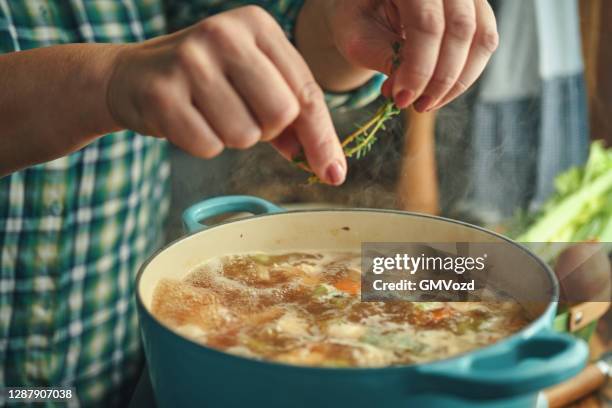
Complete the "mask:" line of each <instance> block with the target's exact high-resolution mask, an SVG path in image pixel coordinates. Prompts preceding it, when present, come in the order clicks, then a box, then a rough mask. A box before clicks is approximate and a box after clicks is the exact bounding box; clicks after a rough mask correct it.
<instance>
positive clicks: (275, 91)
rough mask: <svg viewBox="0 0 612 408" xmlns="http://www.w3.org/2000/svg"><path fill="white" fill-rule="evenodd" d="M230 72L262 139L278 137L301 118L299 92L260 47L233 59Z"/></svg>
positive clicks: (230, 77)
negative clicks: (292, 88) (291, 87)
mask: <svg viewBox="0 0 612 408" xmlns="http://www.w3.org/2000/svg"><path fill="white" fill-rule="evenodd" d="M228 76H229V79H230V81H231V82H232V84H233V85H234V88H235V89H236V91H237V92H238V93H239V94H240V96H241V97H242V99H243V101H245V102H246V104H247V106H248V107H249V109H250V111H251V112H253V114H254V116H255V118H256V120H257V122H258V124H259V127H260V129H261V131H262V137H261V139H262V140H266V141H267V140H271V139H274V138H275V137H277V136H278V135H279V134H280V133H281V132H282V131H283V130H284V129H285V128H286V127H287V126H289V125H290V124H291V123H293V121H294V120H295V119H296V118H297V116H298V114H299V112H300V107H299V104H298V101H297V99H296V97H295V95H294V94H293V92H292V91H291V89H290V88H289V85H287V82H286V81H285V79H284V78H283V76H282V75H281V74H280V72H278V69H276V67H275V66H274V65H273V64H272V62H271V61H270V60H269V59H268V58H267V56H266V55H264V54H263V53H261V52H259V50H257V51H256V52H252V53H249V55H248V56H246V57H245V59H244V60H243V61H236V60H234V61H233V62H230V63H229V64H228Z"/></svg>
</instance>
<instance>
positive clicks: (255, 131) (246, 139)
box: [226, 127, 261, 150]
mask: <svg viewBox="0 0 612 408" xmlns="http://www.w3.org/2000/svg"><path fill="white" fill-rule="evenodd" d="M260 138H261V130H260V129H259V128H257V127H252V128H251V130H243V131H238V132H236V131H233V132H231V135H230V136H227V137H226V144H227V146H228V147H231V148H234V149H241V150H244V149H248V148H250V147H253V146H255V145H256V144H257V142H259V139H260Z"/></svg>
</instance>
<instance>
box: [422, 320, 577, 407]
mask: <svg viewBox="0 0 612 408" xmlns="http://www.w3.org/2000/svg"><path fill="white" fill-rule="evenodd" d="M510 341H511V342H512V340H510ZM588 354H589V352H588V347H587V345H586V343H585V342H584V341H583V340H580V339H577V338H575V337H572V336H570V335H568V334H563V333H557V332H554V331H553V330H552V329H548V328H547V329H545V330H544V331H542V332H540V333H537V334H535V335H534V336H533V337H530V338H527V339H514V341H513V342H512V343H510V345H509V346H507V347H503V348H499V347H493V348H491V349H487V350H482V351H479V352H475V353H473V355H466V356H465V357H464V358H463V359H461V358H460V359H459V360H454V361H448V362H445V361H443V362H440V363H433V364H430V365H427V366H423V368H422V369H421V371H422V372H423V374H425V375H426V377H427V379H428V380H431V381H429V383H430V384H435V387H436V389H437V390H438V391H440V390H443V391H446V392H448V393H450V394H453V395H459V396H463V397H468V398H479V399H481V398H496V397H509V396H516V395H524V394H529V393H533V392H537V391H539V390H542V389H544V388H546V387H549V386H551V385H554V384H558V383H560V382H563V381H565V380H566V379H568V378H571V377H573V376H574V375H576V374H578V373H579V372H580V370H582V368H583V367H584V366H585V364H586V361H587V358H588Z"/></svg>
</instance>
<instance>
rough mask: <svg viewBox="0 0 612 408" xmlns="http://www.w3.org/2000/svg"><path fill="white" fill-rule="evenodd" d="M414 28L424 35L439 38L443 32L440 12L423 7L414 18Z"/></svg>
mask: <svg viewBox="0 0 612 408" xmlns="http://www.w3.org/2000/svg"><path fill="white" fill-rule="evenodd" d="M416 28H417V30H419V31H422V32H424V33H426V34H430V35H436V36H441V35H442V33H443V32H444V15H443V14H442V11H441V10H437V9H435V8H432V7H423V8H421V10H419V12H418V13H417V16H416Z"/></svg>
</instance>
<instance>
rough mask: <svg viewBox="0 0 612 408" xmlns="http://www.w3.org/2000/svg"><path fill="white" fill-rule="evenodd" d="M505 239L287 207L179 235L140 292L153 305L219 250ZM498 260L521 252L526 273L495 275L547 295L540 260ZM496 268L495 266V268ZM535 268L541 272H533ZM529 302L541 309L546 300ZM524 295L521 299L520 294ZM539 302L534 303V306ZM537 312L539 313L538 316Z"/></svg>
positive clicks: (426, 220) (151, 267)
mask: <svg viewBox="0 0 612 408" xmlns="http://www.w3.org/2000/svg"><path fill="white" fill-rule="evenodd" d="M455 241H457V242H479V243H489V242H499V243H502V242H506V240H504V239H503V238H501V237H499V236H497V235H495V234H492V233H488V232H485V231H483V230H480V229H477V228H474V227H471V226H468V225H466V224H462V223H458V222H454V221H449V220H445V219H442V218H432V217H425V216H419V215H414V214H409V213H400V212H391V211H375V210H323V211H305V212H288V213H280V214H274V215H270V216H263V217H254V218H248V219H242V220H238V221H234V222H229V223H226V224H222V225H219V226H216V227H213V228H210V229H208V230H205V231H202V232H199V233H197V234H193V235H190V236H188V237H186V238H184V239H181V240H179V241H177V242H175V243H173V244H171V245H170V246H168V247H167V248H165V249H163V250H162V251H160V252H158V253H157V254H156V255H155V256H154V257H153V258H152V259H151V260H150V261H149V263H148V264H146V265H145V266H144V270H143V271H142V272H141V273H142V275H141V278H140V280H139V287H138V291H139V295H140V296H141V299H142V301H143V304H144V306H145V307H146V308H147V309H149V307H150V305H151V298H152V295H153V290H154V288H155V286H156V285H157V282H158V281H159V280H160V279H161V278H167V277H173V278H182V277H184V276H185V275H186V274H188V273H189V272H190V271H191V270H193V269H194V268H195V267H196V266H198V265H199V264H201V263H203V262H205V261H206V260H208V259H210V258H212V257H217V256H220V255H229V254H237V253H244V252H254V251H263V252H272V251H292V250H301V251H303V250H309V249H318V250H322V249H326V250H353V251H355V250H357V251H358V250H360V248H361V244H362V243H363V242H432V243H433V242H439V243H449V242H455ZM498 248H499V250H498V251H497V253H496V254H494V256H495V257H496V259H499V261H500V262H510V263H512V262H514V261H515V260H516V259H517V257H519V256H520V257H523V259H527V262H529V263H532V267H530V268H529V269H530V270H531V271H532V272H530V273H528V274H523V273H522V272H523V271H520V270H517V271H516V274H508V273H507V272H506V273H499V274H498V275H499V276H496V277H495V278H494V279H495V280H496V281H497V282H499V285H500V287H504V288H505V290H507V291H508V292H509V293H510V294H512V293H519V294H521V296H520V297H521V298H523V299H543V296H542V293H548V292H552V287H553V283H552V281H551V279H550V277H549V276H548V274H547V273H546V270H545V269H544V268H542V267H541V265H540V264H539V263H538V261H537V260H536V259H534V258H530V257H529V256H527V254H526V253H525V252H524V251H523V250H522V249H520V248H519V247H518V246H514V245H504V246H499V247H498ZM493 269H494V270H493V273H495V268H493ZM533 270H537V272H538V273H533ZM545 300H547V302H539V304H538V305H536V306H534V305H531V304H526V305H525V306H526V307H528V308H530V309H531V310H532V311H533V313H534V314H535V313H537V315H539V314H540V312H542V311H543V308H544V307H545V303H548V302H550V300H552V299H551V298H550V297H547V298H546V299H545ZM519 301H520V300H519ZM533 308H536V309H533ZM534 317H535V316H534Z"/></svg>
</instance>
